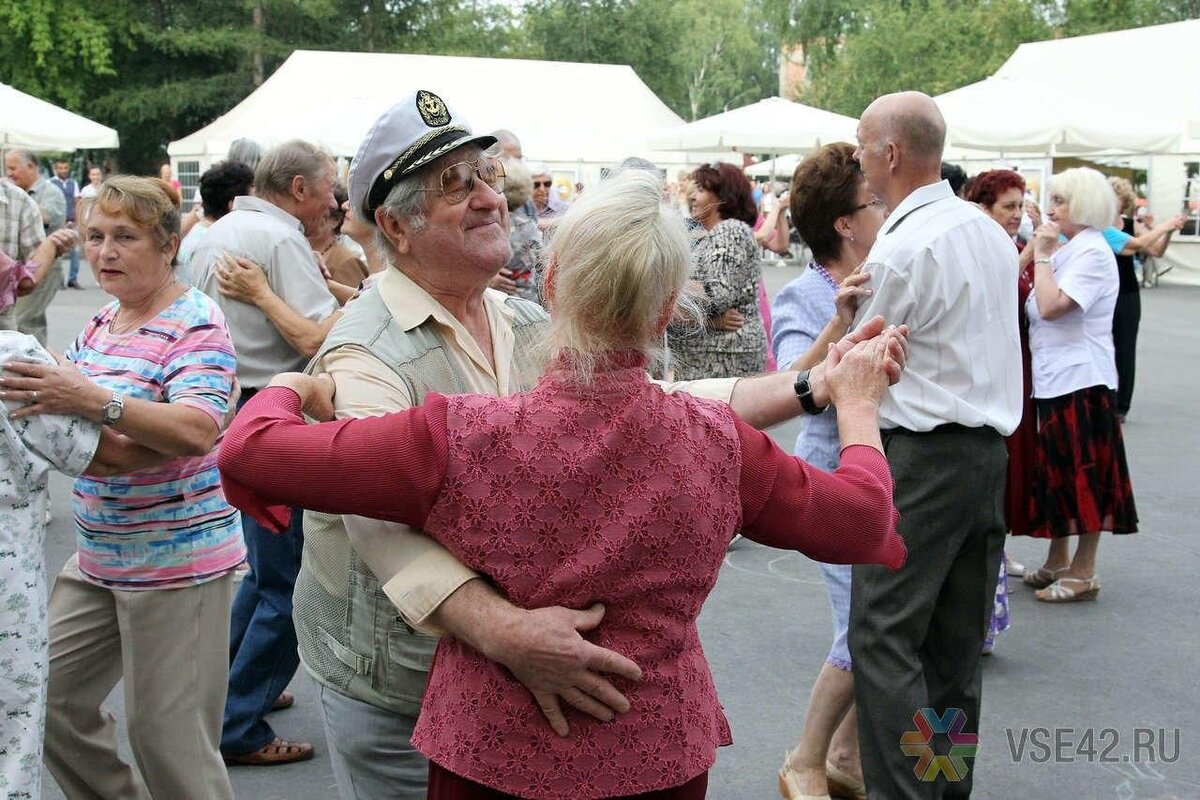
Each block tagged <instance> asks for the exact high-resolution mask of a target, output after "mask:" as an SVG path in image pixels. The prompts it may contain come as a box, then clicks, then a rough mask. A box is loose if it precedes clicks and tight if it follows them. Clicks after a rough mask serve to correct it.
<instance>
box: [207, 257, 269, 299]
mask: <svg viewBox="0 0 1200 800" xmlns="http://www.w3.org/2000/svg"><path fill="white" fill-rule="evenodd" d="M215 272H216V276H217V289H218V291H220V292H221V294H222V295H223V296H225V297H229V298H232V299H234V300H238V301H240V302H243V303H249V304H250V305H256V304H257V303H258V301H259V300H260V299H261V298H262V297H263V296H264V295H265V294H267V293H268V292H270V291H271V287H270V285H269V284H268V283H267V273H266V272H265V271H264V270H263V268H262V267H260V266H259V265H258V264H255V263H254V262H253V261H250V260H249V259H246V258H242V257H240V256H237V257H232V256H231V257H229V258H227V259H223V260H221V261H219V262H218V263H217V265H216V269H215Z"/></svg>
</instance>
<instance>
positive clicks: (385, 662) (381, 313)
mask: <svg viewBox="0 0 1200 800" xmlns="http://www.w3.org/2000/svg"><path fill="white" fill-rule="evenodd" d="M505 302H506V303H507V305H508V307H509V308H510V309H511V310H512V311H513V312H514V313H515V317H514V319H513V335H514V339H515V341H514V344H513V364H512V382H513V386H514V387H515V388H516V390H517V391H525V390H527V389H530V388H532V387H533V385H534V384H535V383H536V382H537V379H538V377H539V375H540V374H541V362H540V361H539V359H538V357H537V356H536V349H537V344H538V343H539V342H540V341H541V340H542V339H544V338H545V336H546V332H547V328H548V326H549V320H548V318H547V316H546V312H545V311H543V310H542V308H541V307H540V306H538V305H536V304H535V303H530V302H528V301H525V300H520V299H518V298H515V297H510V298H508V299H507V300H506V301H505ZM345 345H357V346H360V347H363V348H366V349H367V350H369V351H371V353H372V354H374V355H375V356H376V357H378V358H379V359H380V360H381V361H383V362H384V363H385V364H387V365H388V366H389V367H391V368H392V369H393V370H394V371H395V373H396V375H397V376H399V377H400V379H401V380H402V381H403V382H404V383H405V384H406V385H407V387H408V390H409V392H410V394H411V396H412V398H413V400H414V401H415V402H418V403H419V402H421V401H422V399H423V398H424V397H425V394H426V392H430V391H436V392H441V393H443V394H461V393H463V392H466V391H467V384H466V382H465V380H464V378H463V377H462V375H461V374H459V373H458V371H457V370H456V369H455V368H454V366H453V364H452V362H451V360H450V359H449V358H448V357H447V355H446V349H447V344H446V342H445V341H444V340H443V339H442V337H441V336H440V335H439V334H438V332H437V330H436V329H435V327H434V325H433V323H432V322H426V323H424V324H422V325H421V326H419V327H417V328H415V329H413V330H411V331H404V330H402V329H401V328H400V327H399V326H398V325H396V323H395V320H394V319H393V318H392V315H391V314H390V313H389V312H388V310H387V306H386V305H384V302H383V300H382V299H381V298H380V297H379V292H378V291H377V290H375V289H370V290H368V291H366V292H364V293H363V295H362V296H361V297H359V298H358V299H357V300H355V301H354V302H353V303H351V304H350V305H349V307H348V308H347V310H346V313H345V315H344V316H343V317H342V318H341V319H340V320H338V322H337V324H336V325H334V327H333V330H332V331H330V333H329V337H328V338H327V339H326V340H325V343H324V344H323V345H322V347H321V351H320V352H318V353H317V355H316V356H315V357H314V358H313V360H312V362H310V365H309V369H310V370H311V369H313V368H314V366H315V365H316V364H318V363H319V362H320V360H321V358H322V357H323V356H324V355H325V354H326V353H328V352H330V351H332V350H335V349H336V348H338V347H342V346H345ZM293 617H294V620H295V624H296V634H297V638H298V640H299V644H300V658H301V660H302V661H303V662H304V665H305V666H306V667H307V668H308V671H309V672H310V673H312V675H313V677H315V678H316V679H317V680H318V681H320V682H321V683H323V684H325V685H326V686H328V687H330V688H331V689H334V690H335V691H338V692H341V693H342V694H345V695H349V696H350V697H353V698H355V699H358V700H361V701H363V702H366V703H371V704H372V705H375V706H379V707H380V708H385V709H388V710H390V711H394V712H396V713H398V714H404V715H408V716H413V717H415V716H416V715H417V714H418V713H419V712H420V710H421V696H422V695H423V694H424V693H425V684H426V681H427V679H428V677H429V663H430V661H431V660H432V658H433V650H434V647H435V645H436V644H437V639H436V638H434V637H432V636H427V635H425V634H422V633H418V632H417V631H416V630H414V629H413V628H412V627H410V626H409V625H408V624H407V623H406V622H405V621H404V620H403V619H401V617H400V614H399V612H398V611H397V609H396V607H395V606H394V605H393V604H392V601H391V600H389V599H388V597H387V595H385V594H384V593H383V591H382V589H381V588H380V584H379V579H378V578H376V577H375V575H374V574H372V572H371V570H370V569H368V568H367V566H366V565H365V564H364V563H363V562H362V561H361V560H360V559H359V558H358V556H357V555H356V554H355V552H354V551H353V549H352V548H351V547H350V540H349V538H348V537H347V535H346V528H345V526H344V525H343V523H342V518H341V517H340V516H334V515H330V514H321V513H317V512H314V511H305V512H304V551H303V556H302V558H301V563H300V574H299V576H298V577H297V578H296V591H295V595H294V597H293Z"/></svg>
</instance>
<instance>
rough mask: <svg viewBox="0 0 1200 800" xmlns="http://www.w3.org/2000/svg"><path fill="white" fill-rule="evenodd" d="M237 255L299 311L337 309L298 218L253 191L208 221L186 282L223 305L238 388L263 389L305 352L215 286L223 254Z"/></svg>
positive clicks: (318, 316)
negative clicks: (257, 269)
mask: <svg viewBox="0 0 1200 800" xmlns="http://www.w3.org/2000/svg"><path fill="white" fill-rule="evenodd" d="M226 253H229V254H230V255H235V256H241V257H243V258H247V259H249V260H250V261H253V262H255V263H256V264H258V265H259V266H260V267H262V268H263V270H264V271H265V272H266V273H267V283H269V284H270V286H271V289H272V291H274V292H275V294H277V295H279V297H280V299H282V300H283V302H285V303H287V304H288V305H289V306H291V307H292V309H293V310H295V311H296V312H298V313H299V314H300V315H301V316H303V317H306V318H308V319H310V320H312V321H313V322H320V321H321V320H323V319H325V318H326V317H328V316H329V315H330V314H332V313H333V312H334V311H336V310H337V308H338V304H337V300H335V299H334V298H333V295H332V294H330V293H329V287H327V286H326V285H325V278H324V277H322V275H321V269H320V267H318V266H317V259H316V256H315V255H314V254H313V251H312V247H311V246H309V244H308V240H307V239H305V238H304V228H303V226H302V225H301V224H300V220H298V219H296V218H295V217H293V216H292V215H291V214H289V213H287V212H286V211H284V210H283V209H282V208H280V207H279V206H277V205H274V204H273V203H268V202H267V201H266V200H260V199H259V198H257V197H250V196H248V195H247V196H241V197H236V198H234V200H233V211H230V212H229V213H228V214H226V215H225V216H223V217H221V218H220V219H219V220H217V221H216V222H214V223H213V224H212V227H210V228H209V229H208V233H206V234H204V238H202V239H201V240H200V243H199V244H197V245H196V249H195V251H193V253H192V257H191V260H190V262H189V263H188V268H189V275H188V276H187V277H188V279H189V282H190V283H192V285H194V286H195V287H196V288H197V289H199V290H200V291H202V292H204V293H205V294H206V295H208V296H209V297H211V298H212V299H213V300H215V301H216V302H217V304H218V305H220V306H221V310H222V311H223V312H225V323H226V324H227V325H228V326H229V336H230V338H232V339H233V346H234V347H235V348H236V349H237V376H238V380H239V381H240V382H241V384H242V388H250V389H261V388H262V387H264V386H266V385H267V384H268V383H269V382H270V381H271V378H273V377H275V375H276V373H279V372H299V371H300V370H303V369H304V366H305V364H307V363H308V357H307V356H304V355H301V354H300V353H298V352H296V350H295V348H293V347H292V346H291V345H290V344H289V343H288V341H287V339H285V338H283V335H282V334H280V333H279V330H278V329H276V327H275V325H274V324H273V323H272V322H271V320H270V319H268V318H267V315H266V314H264V313H263V312H262V311H259V310H258V307H257V306H254V305H251V304H250V303H243V302H241V301H240V300H232V299H230V298H228V297H225V296H224V295H222V294H221V292H220V290H219V289H218V287H217V276H216V265H217V262H218V261H219V260H220V259H221V257H222V256H223V255H224V254H226Z"/></svg>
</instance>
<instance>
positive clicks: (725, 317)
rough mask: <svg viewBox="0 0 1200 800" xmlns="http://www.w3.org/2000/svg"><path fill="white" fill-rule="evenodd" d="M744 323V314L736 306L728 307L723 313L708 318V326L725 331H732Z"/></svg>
mask: <svg viewBox="0 0 1200 800" xmlns="http://www.w3.org/2000/svg"><path fill="white" fill-rule="evenodd" d="M745 324H746V317H745V315H743V314H742V312H740V311H738V310H737V309H736V308H728V309H726V310H725V311H724V312H723V313H721V314H717V315H716V316H715V317H709V318H708V327H710V328H712V329H713V330H714V331H724V332H725V333H733V332H734V331H736V330H738V329H739V328H741V327H742V326H743V325H745Z"/></svg>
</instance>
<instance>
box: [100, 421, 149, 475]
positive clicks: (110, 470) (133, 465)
mask: <svg viewBox="0 0 1200 800" xmlns="http://www.w3.org/2000/svg"><path fill="white" fill-rule="evenodd" d="M166 460H167V457H166V456H164V455H163V454H162V453H156V452H155V451H153V450H151V449H150V448H148V447H142V446H141V445H140V444H138V443H137V442H135V441H133V440H132V439H130V438H129V437H128V436H124V435H122V434H120V433H116V432H115V431H113V430H112V429H110V428H101V429H100V444H99V446H98V447H97V448H96V454H95V455H94V456H93V457H92V462H91V463H90V464H88V467H87V469H86V470H85V471H84V474H85V475H90V476H92V477H94V478H107V477H111V476H113V475H120V474H122V473H125V472H135V471H137V470H140V469H149V468H150V467H156V466H158V465H159V464H161V463H163V462H164V461H166Z"/></svg>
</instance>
